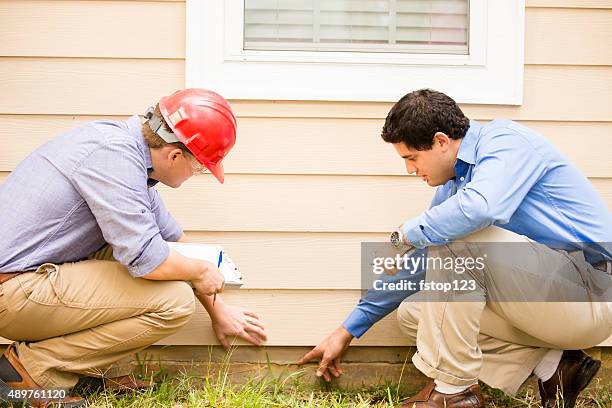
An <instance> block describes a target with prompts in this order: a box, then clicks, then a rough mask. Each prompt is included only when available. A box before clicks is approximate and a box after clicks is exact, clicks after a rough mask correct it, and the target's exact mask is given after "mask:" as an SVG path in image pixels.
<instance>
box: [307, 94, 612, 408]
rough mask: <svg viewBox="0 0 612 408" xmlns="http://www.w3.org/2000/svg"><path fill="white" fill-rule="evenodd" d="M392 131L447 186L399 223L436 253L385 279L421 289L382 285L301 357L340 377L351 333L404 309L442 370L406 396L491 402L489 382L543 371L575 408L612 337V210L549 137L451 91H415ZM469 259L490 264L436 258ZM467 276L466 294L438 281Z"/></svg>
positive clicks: (511, 386) (414, 403)
mask: <svg viewBox="0 0 612 408" xmlns="http://www.w3.org/2000/svg"><path fill="white" fill-rule="evenodd" d="M382 137H383V139H384V140H385V141H386V142H388V143H391V144H393V147H394V148H395V150H396V151H397V153H398V155H399V156H400V157H401V158H402V159H403V160H404V162H405V164H406V170H407V172H408V173H411V174H412V173H416V175H417V176H418V177H421V178H422V180H423V181H425V182H426V183H427V184H428V185H430V186H432V187H433V186H438V188H437V190H436V193H435V196H434V198H433V201H432V203H431V207H430V208H429V209H428V210H427V211H425V212H423V213H422V214H420V215H419V216H418V217H415V218H413V219H410V220H408V221H407V222H405V223H404V224H403V225H402V226H401V227H400V228H399V230H398V231H397V232H396V233H395V238H398V237H399V241H401V244H403V245H404V246H405V247H406V248H409V247H415V248H416V251H415V252H413V253H412V255H411V256H412V258H413V259H414V258H417V257H422V256H423V253H424V251H426V252H427V256H426V259H427V261H428V262H427V263H426V264H423V263H421V264H418V265H420V268H419V267H416V266H415V267H414V268H412V269H410V268H406V269H404V270H401V271H400V273H398V274H396V275H394V276H386V277H384V279H383V280H385V281H387V282H401V281H412V282H414V283H421V285H422V286H419V285H418V284H417V285H416V286H414V287H412V288H410V287H409V288H408V289H405V290H401V291H396V290H384V291H381V290H377V289H376V288H374V289H370V290H369V291H368V293H367V294H366V295H365V296H364V297H363V298H362V299H361V300H360V302H359V304H358V305H357V307H356V308H355V309H354V310H353V312H352V313H351V314H350V315H349V316H348V318H347V319H346V320H345V321H344V323H343V324H342V325H341V326H340V327H339V328H338V329H336V330H335V331H334V332H333V333H332V334H330V335H329V336H328V337H327V338H326V339H325V340H324V341H323V342H322V343H320V344H319V345H318V346H317V347H315V348H314V349H313V350H312V351H311V352H309V353H308V354H306V355H305V356H304V357H303V358H302V359H301V360H300V363H305V362H307V361H310V360H312V359H320V360H321V363H320V365H319V369H318V370H317V375H318V376H322V377H324V378H325V379H326V380H330V379H331V377H332V376H336V377H337V376H339V375H340V374H341V373H342V369H341V367H340V360H341V357H342V354H343V352H344V351H345V350H346V348H347V347H348V345H349V343H350V341H351V340H352V338H353V337H360V336H361V335H363V334H364V333H365V332H366V331H367V330H368V329H369V328H370V327H371V326H372V325H373V324H374V323H375V322H377V321H378V320H380V319H381V318H382V317H383V316H385V315H386V314H388V313H390V312H391V311H392V310H394V309H396V308H398V307H399V309H398V321H399V324H400V328H401V330H402V331H403V332H404V333H405V334H406V335H407V336H408V338H409V339H410V340H411V341H412V342H416V345H417V350H418V351H417V353H416V354H415V355H414V356H413V363H414V364H415V366H416V367H417V368H418V369H419V370H420V371H422V372H423V373H424V374H425V375H427V376H428V377H430V378H432V380H433V381H432V382H431V383H430V384H429V385H428V386H427V387H426V388H425V389H424V390H422V391H421V392H420V393H419V394H417V395H416V396H415V397H413V398H412V399H410V400H409V401H408V405H407V406H409V407H413V408H420V407H449V408H450V407H462V408H466V407H482V406H484V401H483V398H482V395H481V393H480V390H479V386H478V380H479V379H480V380H482V381H483V382H485V383H487V384H489V385H491V386H493V387H496V388H500V389H502V390H504V391H506V392H508V393H510V394H513V393H516V392H517V390H518V388H519V387H520V385H521V384H522V383H523V382H524V381H525V380H526V379H527V378H528V377H529V376H530V375H531V374H532V373H534V374H535V375H536V376H538V378H539V385H540V395H541V398H542V403H543V406H544V407H552V406H556V405H555V404H556V402H555V399H556V395H557V393H558V392H562V393H563V398H564V407H573V406H574V403H575V401H576V398H577V396H578V394H579V393H580V392H581V391H582V390H583V389H584V388H585V387H586V386H587V384H588V383H589V381H590V380H591V379H592V378H593V376H594V375H595V374H596V372H597V370H598V369H599V366H600V362H598V361H595V360H593V359H592V358H590V357H589V356H587V355H586V354H585V353H583V352H582V351H580V349H583V348H588V347H593V346H595V345H597V344H599V343H600V342H602V341H603V340H605V339H606V338H608V337H609V336H610V335H611V334H612V303H611V301H612V289H611V288H612V276H611V275H610V270H611V269H612V268H611V264H610V260H611V259H612V251H611V246H610V242H612V215H611V213H610V211H609V210H608V208H607V207H606V205H605V203H604V202H603V200H602V199H601V197H600V196H599V194H598V193H597V192H596V191H595V189H594V188H593V186H592V185H591V184H590V183H589V181H588V180H587V179H586V178H585V177H584V176H583V175H582V174H581V173H580V172H579V171H578V170H577V169H576V167H575V166H573V165H572V164H571V163H570V162H569V161H568V160H567V159H566V158H565V157H564V156H563V155H562V154H561V153H560V152H559V151H557V149H555V148H554V147H553V146H552V145H551V144H550V143H549V142H548V141H547V140H546V139H545V138H544V137H542V136H541V135H539V134H537V133H536V132H534V131H532V130H530V129H528V128H526V127H524V126H521V125H519V124H517V123H514V122H512V121H509V120H495V121H493V122H490V123H488V124H485V125H481V124H479V123H477V122H475V121H470V120H468V119H467V118H466V117H465V116H464V115H463V113H462V112H461V110H460V109H459V107H458V106H457V104H456V103H455V102H454V101H453V100H452V99H451V98H449V97H448V96H446V95H444V94H442V93H440V92H436V91H432V90H426V89H424V90H419V91H415V92H412V93H409V94H407V95H406V96H404V97H403V98H402V99H401V100H400V101H399V102H397V103H396V104H395V105H394V106H393V108H392V109H391V111H390V112H389V115H388V116H387V119H386V123H385V125H384V128H383V131H382ZM482 243H487V244H486V245H484V244H482ZM487 256H488V259H486V258H487ZM470 257H471V258H472V259H474V258H480V259H481V260H482V259H485V261H484V263H483V267H482V268H478V267H474V266H473V265H472V266H471V267H469V268H467V272H465V269H466V268H461V269H462V270H461V272H459V271H458V268H457V267H456V266H455V267H452V266H451V267H450V268H448V270H447V268H446V267H443V266H441V265H442V264H441V263H436V262H432V263H431V264H430V263H429V261H430V260H434V261H435V260H436V259H450V260H451V261H454V262H455V265H459V264H458V263H457V261H458V260H465V259H468V258H470ZM413 265H417V264H416V263H415V264H413ZM462 265H463V264H462ZM400 269H401V268H400ZM458 276H461V279H463V280H465V279H466V278H468V279H467V281H468V282H469V285H468V289H469V291H468V292H465V293H461V291H460V290H457V287H456V286H452V287H453V288H454V289H453V290H450V291H448V292H447V290H446V289H444V290H442V289H440V288H446V286H445V285H451V284H453V283H455V281H457V278H458ZM459 282H462V280H459ZM424 284H431V285H432V286H429V287H428V286H427V285H424ZM433 285H438V286H433ZM448 287H451V286H448ZM423 288H425V289H424V290H421V291H420V292H417V293H415V291H417V290H419V289H423ZM431 288H437V289H435V290H433V289H431ZM404 300H405V301H404ZM402 301H404V302H403V303H402ZM570 319H571V320H570ZM570 321H571V323H570ZM564 350H565V351H564Z"/></svg>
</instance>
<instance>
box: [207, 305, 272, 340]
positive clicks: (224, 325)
mask: <svg viewBox="0 0 612 408" xmlns="http://www.w3.org/2000/svg"><path fill="white" fill-rule="evenodd" d="M214 309H215V312H214V313H213V314H211V315H210V317H211V319H212V327H213V329H214V330H215V334H216V335H217V339H219V342H220V343H221V345H222V346H223V347H224V348H225V349H226V350H227V349H229V348H230V346H231V342H232V341H233V339H234V338H235V337H238V338H241V339H243V340H246V341H248V342H249V343H251V344H254V345H256V346H261V345H263V344H264V343H265V342H266V341H267V340H268V336H267V335H266V333H265V331H264V327H263V325H262V324H261V322H260V321H259V316H257V315H256V314H255V313H253V312H251V311H250V310H247V309H244V308H242V307H238V306H230V305H227V304H225V303H223V302H217V304H215V306H214Z"/></svg>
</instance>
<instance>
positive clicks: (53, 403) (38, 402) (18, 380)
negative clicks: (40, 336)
mask: <svg viewBox="0 0 612 408" xmlns="http://www.w3.org/2000/svg"><path fill="white" fill-rule="evenodd" d="M0 382H1V383H2V384H1V385H2V387H1V388H3V389H6V388H7V387H8V388H10V389H12V390H24V389H27V390H41V391H45V392H47V393H49V392H50V391H51V390H44V389H43V388H42V387H40V386H39V385H38V384H36V382H35V381H34V379H33V378H32V377H31V376H30V374H28V372H27V371H26V369H25V368H24V366H23V364H21V361H19V356H18V355H17V349H16V347H15V343H13V344H11V345H10V346H8V348H7V349H6V351H5V352H4V354H3V355H2V356H1V357H0ZM9 391H10V390H9ZM7 394H8V392H7ZM7 394H4V395H2V396H1V397H2V398H4V399H5V400H8V401H11V402H19V403H24V402H25V403H26V404H27V406H30V407H38V408H46V407H69V408H77V407H86V406H87V401H86V400H85V399H83V398H77V397H65V398H27V399H14V398H8V397H7ZM51 394H53V392H51Z"/></svg>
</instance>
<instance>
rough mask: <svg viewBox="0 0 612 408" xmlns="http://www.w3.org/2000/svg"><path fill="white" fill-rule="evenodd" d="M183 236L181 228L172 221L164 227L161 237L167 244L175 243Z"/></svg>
mask: <svg viewBox="0 0 612 408" xmlns="http://www.w3.org/2000/svg"><path fill="white" fill-rule="evenodd" d="M182 235H183V228H182V227H181V226H180V224H179V223H178V222H176V221H174V220H173V221H172V222H171V223H168V225H166V228H164V232H163V234H162V237H163V238H164V240H166V241H168V242H177V241H178V240H179V239H180V238H181V236H182Z"/></svg>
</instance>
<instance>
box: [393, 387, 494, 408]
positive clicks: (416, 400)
mask: <svg viewBox="0 0 612 408" xmlns="http://www.w3.org/2000/svg"><path fill="white" fill-rule="evenodd" d="M435 388H436V383H434V382H433V381H432V382H430V383H429V384H427V386H426V387H425V388H423V389H422V390H421V392H419V393H418V394H417V395H415V396H414V397H412V398H410V399H409V400H408V401H407V402H404V403H403V404H402V405H401V406H402V407H404V408H438V407H440V408H483V407H484V406H485V402H484V397H483V396H482V393H481V392H480V386H479V385H478V384H474V385H472V386H471V387H470V388H468V389H467V390H465V391H462V392H459V393H457V394H442V393H441V392H438V391H436V390H435Z"/></svg>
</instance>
